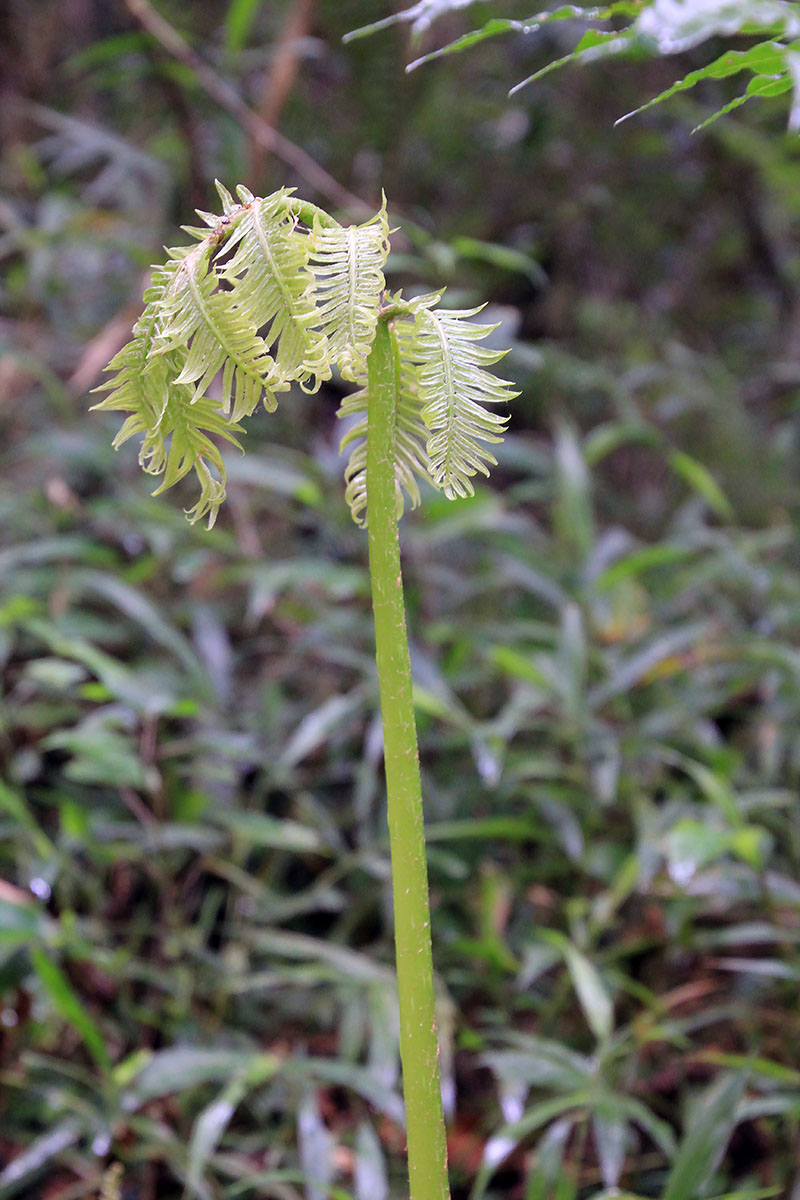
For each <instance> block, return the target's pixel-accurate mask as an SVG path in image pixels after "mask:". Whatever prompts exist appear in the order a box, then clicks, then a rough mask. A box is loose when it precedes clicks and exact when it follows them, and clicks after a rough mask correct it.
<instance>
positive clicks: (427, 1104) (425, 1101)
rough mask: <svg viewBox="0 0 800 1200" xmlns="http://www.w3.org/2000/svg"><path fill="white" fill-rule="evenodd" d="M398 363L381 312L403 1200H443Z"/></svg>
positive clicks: (379, 494) (385, 658)
mask: <svg viewBox="0 0 800 1200" xmlns="http://www.w3.org/2000/svg"><path fill="white" fill-rule="evenodd" d="M398 378H399V360H398V355H397V351H396V348H395V345H394V339H393V337H392V332H391V328H390V324H389V319H388V318H387V316H386V314H383V315H382V316H381V318H380V319H379V321H378V327H377V331H376V334H375V341H374V343H373V346H372V350H371V353H370V356H369V362H368V389H367V390H368V397H369V399H368V405H369V407H368V432H367V526H368V531H369V571H370V577H371V581H372V607H373V612H374V618H375V646H376V655H377V661H378V680H379V687H380V699H381V714H382V717H383V744H384V760H385V768H386V791H387V796H388V806H389V840H390V845H391V855H392V886H393V892H394V921H395V945H396V954H397V988H398V994H399V1000H400V1055H401V1058H402V1062H403V1090H404V1093H405V1103H406V1131H407V1132H406V1136H407V1141H408V1169H409V1177H410V1183H411V1200H449V1196H450V1189H449V1186H448V1182H447V1145H446V1141H445V1128H444V1115H443V1111H442V1094H441V1085H440V1082H439V1045H438V1039H437V1033H436V1012H435V1000H434V989H433V955H432V951H431V926H430V904H429V901H428V871H427V866H426V860H425V832H424V828H423V818H422V788H421V783H420V773H419V754H418V751H417V730H416V722H415V718H414V701H413V697H412V692H411V662H410V659H409V653H408V637H407V633H406V617H405V606H404V603H403V577H402V574H401V569H400V543H399V538H398V532H397V502H396V496H395V414H396V404H397V389H398Z"/></svg>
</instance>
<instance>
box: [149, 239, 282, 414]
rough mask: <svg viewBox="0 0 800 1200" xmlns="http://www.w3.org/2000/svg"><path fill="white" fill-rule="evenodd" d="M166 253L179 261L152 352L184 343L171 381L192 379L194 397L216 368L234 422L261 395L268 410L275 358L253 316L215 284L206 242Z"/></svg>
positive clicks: (200, 394)
mask: <svg viewBox="0 0 800 1200" xmlns="http://www.w3.org/2000/svg"><path fill="white" fill-rule="evenodd" d="M171 253H172V254H175V255H177V256H179V262H178V265H177V268H176V270H175V275H174V280H173V282H172V285H171V286H170V288H169V289H168V291H167V292H166V294H165V296H164V330H163V334H162V345H161V346H160V347H159V349H158V351H157V352H158V353H164V352H165V351H168V350H170V349H172V348H177V347H179V346H181V347H186V346H188V353H187V355H186V361H185V362H184V364H183V369H182V370H181V373H180V375H178V377H177V379H176V380H175V383H176V384H181V383H189V384H194V385H195V392H194V398H195V399H196V400H199V399H200V398H201V397H203V396H205V395H206V394H207V392H208V389H209V388H210V386H211V383H212V381H213V380H214V377H215V376H216V374H217V372H218V371H220V370H221V371H222V405H223V410H224V412H225V413H226V414H227V413H230V414H231V419H232V420H233V421H234V422H236V421H238V420H239V419H240V418H241V417H249V416H250V415H251V414H252V413H253V412H254V410H255V408H256V407H257V405H258V402H259V400H261V399H262V398H263V400H264V407H265V408H266V409H267V410H268V411H270V412H271V411H273V410H274V409H275V407H276V400H275V396H274V393H273V388H272V385H273V382H274V379H275V374H274V372H275V363H274V361H273V359H272V356H271V355H270V353H269V351H268V348H267V344H266V342H265V341H264V339H263V338H261V337H259V336H258V334H257V332H256V328H255V325H254V324H253V323H252V321H250V320H248V318H247V316H246V314H244V313H242V311H241V310H240V309H238V308H236V307H235V306H234V305H233V304H232V303H231V297H230V296H229V295H227V294H226V293H225V292H220V291H218V290H217V276H216V273H215V272H214V271H212V270H210V269H209V253H210V248H209V246H208V244H207V243H201V245H199V246H196V247H194V248H193V249H191V250H188V251H186V250H184V249H179V250H176V251H171Z"/></svg>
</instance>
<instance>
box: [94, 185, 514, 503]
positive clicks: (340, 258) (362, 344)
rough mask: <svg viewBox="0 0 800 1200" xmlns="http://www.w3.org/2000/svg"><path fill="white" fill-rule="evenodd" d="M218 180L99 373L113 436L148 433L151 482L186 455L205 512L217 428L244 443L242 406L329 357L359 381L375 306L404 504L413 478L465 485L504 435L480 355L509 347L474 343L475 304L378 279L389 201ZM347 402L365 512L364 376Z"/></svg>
mask: <svg viewBox="0 0 800 1200" xmlns="http://www.w3.org/2000/svg"><path fill="white" fill-rule="evenodd" d="M217 190H218V192H219V195H220V198H221V201H222V208H223V211H222V215H221V216H216V215H215V214H212V213H204V212H200V213H198V215H199V216H200V218H201V220H202V221H203V222H204V223H205V227H186V232H187V233H189V234H191V235H192V236H193V237H194V238H195V239H196V244H195V245H193V246H181V247H178V248H174V249H171V250H169V251H168V254H169V260H168V262H167V263H166V265H165V266H161V267H157V268H155V269H154V274H153V278H152V284H151V287H150V288H149V289H148V291H147V292H146V293H145V302H146V305H145V309H144V312H143V313H142V316H141V317H140V319H139V321H138V322H137V323H136V326H135V327H134V330H133V339H132V341H131V342H129V343H128V345H127V346H125V347H124V348H123V349H122V350H121V351H120V352H119V354H117V355H116V357H115V358H114V359H113V360H112V362H111V363H110V365H109V368H108V369H109V370H111V371H114V372H116V374H115V376H114V378H113V379H111V380H109V381H108V382H106V383H104V384H103V385H102V387H101V388H100V389H98V390H102V391H107V392H108V393H109V394H108V395H107V396H106V397H105V399H104V400H102V401H101V402H100V403H99V404H97V405H95V408H98V409H105V410H113V411H120V412H126V413H129V414H130V415H129V416H128V418H127V420H126V421H125V423H124V424H123V426H122V428H121V429H120V431H119V433H118V434H117V437H116V439H115V443H114V444H115V446H120V445H122V443H123V442H125V441H127V440H128V439H129V438H131V437H135V436H136V435H141V436H142V438H143V440H142V446H141V451H140V455H139V461H140V463H141V465H142V467H143V468H144V470H145V471H147V472H149V473H150V474H153V475H161V476H163V480H162V482H161V485H160V487H159V488H158V489H157V491H158V492H161V491H164V490H165V489H166V488H169V487H171V486H172V485H173V484H175V483H177V482H178V481H179V480H180V479H182V478H183V477H184V476H185V475H188V474H189V473H190V472H191V471H194V472H195V474H196V476H197V480H198V482H199V484H200V496H199V499H198V500H197V503H196V504H195V505H194V506H193V507H192V508H191V509H190V510H189V517H190V519H191V520H193V521H196V520H198V519H200V518H205V519H207V521H208V524H209V527H211V526H212V525H213V524H214V521H215V520H216V516H217V512H218V510H219V506H220V504H221V503H222V501H223V500H224V498H225V465H224V462H223V459H222V455H221V453H220V450H219V447H218V445H217V443H216V441H215V440H214V439H217V440H219V439H222V440H223V441H228V442H231V443H233V444H234V445H235V446H237V447H239V448H240V449H241V444H240V442H239V435H240V434H241V433H242V432H243V429H242V425H241V421H242V419H243V418H245V417H250V416H252V414H253V413H254V411H255V410H256V408H257V407H258V405H259V403H263V404H264V407H265V408H266V409H267V410H268V411H272V410H274V408H275V406H276V404H277V394H278V393H280V392H284V391H287V390H288V389H289V388H290V387H291V386H292V384H294V383H297V384H299V386H300V387H302V388H303V389H305V390H307V391H312V392H313V391H316V390H317V389H318V388H319V386H320V384H321V383H322V382H323V381H324V380H325V379H328V378H330V376H331V372H332V370H333V368H334V367H336V368H337V369H338V370H339V372H340V373H341V375H342V378H343V379H345V380H349V381H351V382H354V383H358V384H362V385H365V384H366V377H367V359H368V356H369V353H370V349H371V347H372V343H373V340H374V337H375V330H376V326H377V323H378V320H379V319H380V318H381V316H383V317H384V318H386V319H387V320H390V326H391V329H392V336H393V339H394V344H395V346H396V347H397V351H398V353H399V367H400V388H399V393H398V404H397V414H396V421H397V435H396V439H395V479H396V495H397V511H398V514H399V513H400V512H402V509H403V502H404V501H403V498H404V495H405V496H408V498H409V499H410V501H411V503H412V505H416V504H417V503H418V502H419V495H420V493H419V486H418V483H417V479H418V478H427V479H429V480H430V481H431V482H432V483H433V484H434V485H435V486H436V487H439V488H441V489H443V490H444V492H445V494H446V495H447V496H464V495H468V494H470V493H471V492H472V490H473V488H472V482H471V477H472V476H473V475H475V474H476V473H477V472H483V473H484V474H487V473H488V471H487V467H488V466H489V465H490V464H493V463H494V461H495V460H494V458H493V457H492V455H491V453H489V451H488V449H487V448H486V446H487V444H488V443H491V442H496V441H499V440H500V435H501V433H502V431H503V428H504V426H505V421H506V419H505V417H504V416H502V415H500V414H498V413H497V412H494V411H491V410H490V409H487V408H486V407H485V406H486V405H487V404H496V403H498V402H502V401H506V400H509V399H511V398H512V397H513V395H514V393H513V392H511V391H510V386H511V385H510V384H509V383H508V382H507V381H505V380H501V379H498V378H496V377H495V376H494V375H492V374H491V373H490V372H489V371H487V370H486V368H487V367H488V366H490V365H492V364H493V363H495V362H496V361H497V360H498V359H499V358H500V357H501V356H502V355H501V354H500V353H498V352H497V351H492V350H489V349H487V348H485V347H483V346H479V345H476V343H477V342H479V341H480V340H481V339H482V338H484V337H485V336H486V335H487V334H488V333H489V332H490V331H491V329H492V328H493V327H492V326H488V325H479V324H475V323H473V322H472V321H471V320H470V319H469V318H471V317H473V316H474V315H475V314H476V313H477V312H479V311H480V310H479V309H472V310H469V311H452V310H446V309H442V308H441V307H440V300H441V293H440V292H436V293H432V294H430V295H427V296H421V297H418V298H416V299H412V300H404V299H403V298H402V296H401V295H400V294H399V293H398V294H397V295H394V296H387V295H386V292H385V286H386V285H385V280H384V276H383V267H384V264H385V261H386V256H387V254H388V250H389V240H388V234H389V230H388V225H387V219H386V207H385V204H384V206H383V207H382V208H381V210H380V212H378V213H377V214H376V216H375V217H374V218H373V219H372V220H370V221H367V222H366V223H365V224H363V225H350V226H343V225H340V224H339V223H338V222H337V221H335V220H334V219H333V218H332V217H330V216H329V215H328V214H327V213H326V212H324V211H322V210H321V209H319V208H317V207H316V206H314V205H312V204H308V203H305V202H303V201H301V200H299V199H298V198H296V197H295V196H294V195H293V193H292V191H291V190H289V189H281V190H280V191H278V192H275V193H274V194H273V195H271V196H267V197H265V198H263V199H261V198H258V197H255V196H253V194H252V193H251V192H250V191H248V190H247V188H244V187H239V188H238V189H237V195H238V200H234V198H233V197H232V196H231V194H230V192H228V191H227V190H226V188H224V187H223V186H222V185H221V184H219V183H218V184H217ZM217 378H219V380H220V382H219V384H215V380H217ZM340 415H341V416H356V417H357V418H358V419H357V420H356V421H355V423H354V424H353V425H352V426H351V428H350V429H349V431H348V432H347V433H346V434H345V436H344V438H343V441H342V444H343V447H349V448H350V458H349V462H348V465H347V467H346V471H345V478H346V484H347V490H346V496H347V500H348V503H349V504H350V508H351V511H352V514H353V517H354V519H355V520H356V521H358V522H359V523H363V521H364V519H365V512H366V487H367V481H366V444H365V437H366V423H367V393H366V388H365V387H364V388H362V390H361V391H359V392H356V393H355V394H354V395H351V396H348V397H347V398H346V399H345V400H344V402H343V404H342V408H341V411H340Z"/></svg>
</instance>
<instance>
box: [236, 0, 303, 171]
mask: <svg viewBox="0 0 800 1200" xmlns="http://www.w3.org/2000/svg"><path fill="white" fill-rule="evenodd" d="M313 8H314V0H294V2H293V4H292V5H291V7H290V9H289V12H288V13H287V15H286V18H285V20H284V23H283V28H282V29H281V32H280V35H279V37H278V42H277V45H276V47H275V52H274V54H273V55H272V61H271V63H270V68H269V71H268V72H267V76H266V79H265V81H264V88H263V91H262V93H261V100H260V102H259V104H258V108H257V111H258V113H259V115H260V117H261V119H262V121H266V122H267V124H268V125H270V126H272V127H273V128H274V127H275V124H276V123H277V121H278V118H279V116H280V114H281V111H282V109H283V106H284V104H285V103H286V99H287V97H288V95H289V93H290V92H291V90H292V85H293V84H294V80H295V76H296V75H297V68H298V64H299V62H300V54H299V48H300V45H301V41H302V38H303V37H305V35H306V34H307V33H308V29H309V25H310V23H311V13H312V11H313ZM266 161H267V152H266V150H265V148H264V147H263V146H262V145H261V144H260V143H259V142H255V143H254V144H253V148H252V151H251V154H250V173H251V175H252V178H253V180H254V182H255V184H256V185H258V184H259V183H260V181H261V179H262V177H263V175H264V168H265V166H266Z"/></svg>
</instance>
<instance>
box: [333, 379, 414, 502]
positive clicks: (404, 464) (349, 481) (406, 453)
mask: <svg viewBox="0 0 800 1200" xmlns="http://www.w3.org/2000/svg"><path fill="white" fill-rule="evenodd" d="M408 382H409V383H410V386H403V383H402V376H401V388H400V393H399V395H398V397H397V406H396V410H395V413H396V425H395V458H394V477H395V496H396V500H397V516H398V518H399V517H401V516H402V514H403V508H404V506H405V499H404V494H405V495H407V496H408V498H409V500H410V501H411V507H412V508H416V507H417V505H418V504H419V502H420V493H419V484H418V483H417V476H419V478H420V479H430V477H431V472H430V465H429V463H428V454H427V451H426V449H425V442H426V439H427V433H428V431H427V429H426V427H425V423H424V422H423V420H422V406H421V404H420V399H419V395H418V393H417V391H416V389H415V387H414V385H413V381H408ZM367 403H368V397H367V391H366V389H362V390H361V391H360V392H354V393H353V394H352V395H350V396H346V397H345V398H344V400H343V401H342V403H341V405H340V407H339V411H338V413H337V416H339V417H344V418H347V417H355V418H357V420H355V422H354V423H353V425H352V426H351V427H350V428H349V429H348V431H347V433H346V434H345V435H344V437H343V438H342V441H341V444H340V447H339V449H340V450H341V451H344V450H345V449H346V448H347V447H348V446H350V447H351V450H350V458H349V459H348V462H347V466H346V467H345V472H344V479H345V485H346V487H345V499H346V500H347V503H348V505H349V506H350V513H351V515H352V517H353V520H354V521H355V522H356V523H357V524H358V525H363V524H364V523H365V513H366V509H367V440H366V439H367Z"/></svg>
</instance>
